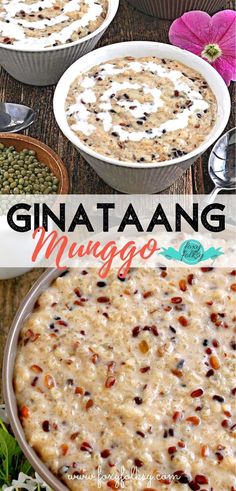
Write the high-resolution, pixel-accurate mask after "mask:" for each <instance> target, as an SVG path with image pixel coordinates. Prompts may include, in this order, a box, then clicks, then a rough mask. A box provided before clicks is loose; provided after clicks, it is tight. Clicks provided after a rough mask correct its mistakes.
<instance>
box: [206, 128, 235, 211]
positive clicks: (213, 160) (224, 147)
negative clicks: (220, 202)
mask: <svg viewBox="0 0 236 491" xmlns="http://www.w3.org/2000/svg"><path fill="white" fill-rule="evenodd" d="M208 170H209V175H210V177H211V179H212V181H213V182H214V184H215V187H214V189H213V191H212V192H211V193H210V194H209V195H208V196H207V203H208V204H211V203H213V202H214V200H215V198H216V196H217V194H218V193H219V191H222V190H228V191H229V190H231V191H232V190H233V189H236V128H233V129H232V130H229V131H228V132H227V133H225V134H224V135H223V136H222V137H221V138H220V139H219V140H218V141H217V142H216V144H215V146H214V148H213V150H212V152H211V155H210V158H209V165H208Z"/></svg>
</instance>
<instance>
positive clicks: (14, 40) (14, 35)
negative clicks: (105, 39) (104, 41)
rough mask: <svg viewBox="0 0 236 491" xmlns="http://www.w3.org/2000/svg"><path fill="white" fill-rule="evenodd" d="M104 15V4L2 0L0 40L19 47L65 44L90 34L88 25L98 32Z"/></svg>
mask: <svg viewBox="0 0 236 491" xmlns="http://www.w3.org/2000/svg"><path fill="white" fill-rule="evenodd" d="M106 11H107V1H106V0H69V1H66V0H39V1H36V2H33V3H27V2H26V1H25V0H21V1H20V0H2V2H1V6H0V40H1V37H3V42H5V43H7V44H14V45H15V46H19V47H20V46H27V45H31V44H32V43H33V44H34V45H36V46H39V47H42V48H44V47H48V46H53V45H54V46H55V45H57V44H65V43H67V42H72V41H75V40H77V39H79V38H80V37H83V36H85V35H87V34H89V29H90V27H91V25H92V26H93V28H92V29H91V31H94V30H95V29H97V28H98V27H99V25H101V23H102V21H103V19H104V17H105V15H106ZM75 33H76V34H77V35H76V38H73V35H74V34H75Z"/></svg>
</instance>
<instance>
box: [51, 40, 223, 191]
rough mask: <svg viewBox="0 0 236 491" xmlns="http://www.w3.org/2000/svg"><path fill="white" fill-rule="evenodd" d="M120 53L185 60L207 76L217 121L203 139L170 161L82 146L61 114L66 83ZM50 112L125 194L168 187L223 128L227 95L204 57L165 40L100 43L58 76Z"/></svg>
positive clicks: (87, 157) (100, 171)
mask: <svg viewBox="0 0 236 491" xmlns="http://www.w3.org/2000/svg"><path fill="white" fill-rule="evenodd" d="M123 56H134V57H137V58H139V57H143V56H157V57H160V58H169V59H174V60H178V61H180V62H182V63H185V64H186V65H188V66H189V67H191V68H193V69H195V70H197V71H198V72H199V73H201V74H202V75H203V76H204V78H205V79H206V80H207V82H208V84H209V86H210V87H211V89H212V91H213V93H214V94H215V97H216V99H217V104H218V115H217V121H216V124H215V126H214V128H213V130H212V131H211V132H210V134H209V135H207V136H206V140H205V141H204V142H203V143H202V145H200V146H199V147H198V148H197V149H196V150H194V151H193V152H191V153H189V154H187V155H185V156H184V157H179V158H177V159H173V160H171V161H165V162H158V163H150V164H142V163H137V162H134V163H129V162H120V161H119V160H116V159H112V158H110V157H106V156H104V155H101V154H99V153H97V152H95V151H94V150H91V148H89V147H86V146H85V145H84V143H82V141H80V139H79V138H78V136H76V135H75V133H74V132H73V131H72V130H71V129H70V127H69V125H68V123H67V118H66V114H65V109H64V107H65V100H66V97H67V94H68V91H69V88H70V85H71V84H72V82H73V81H74V80H75V78H76V77H77V76H78V75H79V74H80V73H81V72H82V73H83V72H86V71H87V70H89V69H90V68H92V67H93V66H95V65H98V64H100V63H103V62H106V61H108V60H111V59H113V58H117V57H123ZM53 105H54V114H55V118H56V121H57V123H58V125H59V127H60V129H61V131H62V132H63V133H64V135H65V136H66V137H67V138H68V140H70V142H71V143H73V145H74V146H75V147H76V148H77V150H78V151H79V152H80V153H81V155H82V156H83V157H84V158H85V160H86V161H87V162H88V163H89V164H90V165H91V166H92V167H93V168H94V170H95V171H96V172H97V174H98V175H99V176H100V177H101V178H102V179H103V180H104V181H105V182H106V183H108V184H109V185H110V186H112V187H113V188H115V189H117V190H118V191H121V192H124V193H129V194H141V193H142V194H145V193H156V192H160V191H162V190H163V189H166V188H168V187H169V186H170V185H171V184H173V182H174V181H175V180H176V179H178V178H179V177H180V176H181V175H182V174H183V172H184V171H185V170H186V169H187V168H188V167H190V166H191V164H193V163H194V161H195V160H196V159H197V158H198V157H199V155H201V154H202V153H203V152H205V151H206V150H207V148H208V147H209V146H210V145H212V144H213V143H214V142H215V141H216V140H217V138H218V137H219V136H220V135H221V133H222V131H223V130H224V128H225V126H226V124H227V122H228V119H229V115H230V108H231V102H230V96H229V92H228V89H227V86H226V85H225V82H224V81H223V79H222V78H221V76H220V75H219V74H218V73H217V72H216V70H215V69H214V68H212V67H211V66H210V65H209V64H208V63H207V62H206V61H204V60H202V59H201V58H199V57H198V56H196V55H194V54H192V53H190V52H189V51H185V50H182V49H180V48H176V47H175V46H171V45H168V44H161V43H155V42H149V41H132V42H127V43H119V44H113V45H110V46H104V47H103V48H99V49H97V50H95V51H93V52H92V53H89V54H88V55H86V56H84V57H83V58H81V59H80V60H79V61H77V62H75V63H74V64H73V65H72V66H71V67H70V68H69V69H68V70H67V71H66V73H64V75H63V76H62V78H61V80H60V81H59V83H58V85H57V87H56V91H55V95H54V101H53Z"/></svg>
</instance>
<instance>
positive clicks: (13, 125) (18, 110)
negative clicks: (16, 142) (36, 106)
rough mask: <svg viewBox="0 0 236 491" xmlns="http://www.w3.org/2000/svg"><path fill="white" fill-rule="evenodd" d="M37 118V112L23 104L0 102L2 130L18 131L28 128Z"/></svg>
mask: <svg viewBox="0 0 236 491" xmlns="http://www.w3.org/2000/svg"><path fill="white" fill-rule="evenodd" d="M34 119H35V112H34V111H33V109H30V108H29V107H27V106H23V105H22V104H12V103H8V102H0V132H2V133H17V132H18V131H22V130H24V129H25V128H28V126H30V125H31V124H32V123H33V122H34Z"/></svg>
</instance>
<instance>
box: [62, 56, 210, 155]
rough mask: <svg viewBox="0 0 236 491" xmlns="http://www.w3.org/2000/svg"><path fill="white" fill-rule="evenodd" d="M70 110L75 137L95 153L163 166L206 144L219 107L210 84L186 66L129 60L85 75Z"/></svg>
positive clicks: (76, 86)
mask: <svg viewBox="0 0 236 491" xmlns="http://www.w3.org/2000/svg"><path fill="white" fill-rule="evenodd" d="M65 110H66V115H67V120H68V123H69V125H70V127H71V129H72V130H73V132H74V133H75V134H76V135H77V136H78V137H79V138H80V140H81V141H82V142H83V143H85V145H87V146H89V147H91V149H93V150H95V151H96V152H99V153H100V154H102V155H106V156H110V157H112V158H115V159H118V160H125V161H132V162H160V161H164V160H170V159H173V158H176V157H180V156H183V155H185V154H187V153H189V152H191V151H192V150H194V149H195V148H197V147H198V146H199V145H200V144H201V143H202V142H203V141H204V140H205V138H206V137H207V135H208V134H209V133H210V131H211V130H212V128H213V126H214V124H215V121H216V114H217V104H216V99H215V96H214V95H213V93H212V91H211V89H210V87H209V86H208V84H207V82H206V81H205V79H204V78H203V77H202V76H201V75H200V74H199V73H198V72H196V71H195V70H192V69H191V68H188V67H187V66H185V65H183V64H182V63H179V62H177V61H172V60H167V59H166V60H164V59H162V60H161V59H158V58H154V57H146V58H137V59H135V58H131V57H127V58H120V59H114V60H111V61H109V62H107V63H103V64H101V65H99V66H95V67H94V68H92V69H91V70H90V71H88V72H87V73H83V74H82V75H80V76H79V77H78V78H77V79H76V80H75V81H74V82H73V84H72V85H71V87H70V90H69V93H68V96H67V100H66V107H65Z"/></svg>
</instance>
